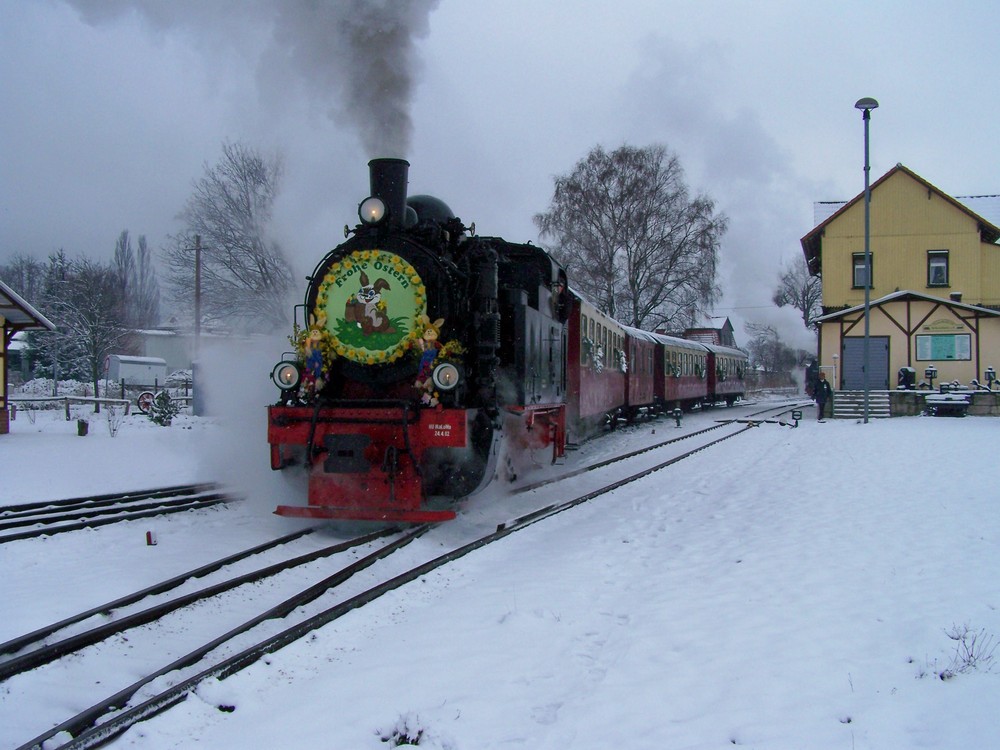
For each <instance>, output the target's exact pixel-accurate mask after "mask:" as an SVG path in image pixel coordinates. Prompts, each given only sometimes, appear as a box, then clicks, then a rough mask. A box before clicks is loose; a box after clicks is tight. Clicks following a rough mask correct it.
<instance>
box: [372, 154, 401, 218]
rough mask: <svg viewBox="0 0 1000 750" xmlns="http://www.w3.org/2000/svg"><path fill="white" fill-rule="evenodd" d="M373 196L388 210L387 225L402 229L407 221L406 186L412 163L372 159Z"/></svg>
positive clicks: (398, 160) (399, 160)
mask: <svg viewBox="0 0 1000 750" xmlns="http://www.w3.org/2000/svg"><path fill="white" fill-rule="evenodd" d="M368 171H369V174H370V177H371V194H372V195H374V196H375V197H376V198H381V199H382V202H383V203H385V206H386V209H387V210H388V217H387V224H388V225H389V226H391V227H397V228H398V227H402V226H403V224H404V221H405V219H406V185H407V178H408V175H409V172H410V162H408V161H406V160H405V159H372V160H371V161H370V162H368Z"/></svg>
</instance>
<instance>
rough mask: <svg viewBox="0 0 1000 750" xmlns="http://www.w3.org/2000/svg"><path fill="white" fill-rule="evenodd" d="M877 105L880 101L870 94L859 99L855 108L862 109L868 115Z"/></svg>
mask: <svg viewBox="0 0 1000 750" xmlns="http://www.w3.org/2000/svg"><path fill="white" fill-rule="evenodd" d="M877 107H878V102H877V101H875V100H874V99H872V98H871V97H870V96H866V97H865V98H864V99H858V101H857V102H855V103H854V108H855V109H860V110H862V111H863V112H864V113H865V114H866V115H867V114H868V113H869V112H870V111H871V110H873V109H876V108H877Z"/></svg>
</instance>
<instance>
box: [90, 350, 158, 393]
mask: <svg viewBox="0 0 1000 750" xmlns="http://www.w3.org/2000/svg"><path fill="white" fill-rule="evenodd" d="M104 369H105V372H106V375H105V377H106V378H107V379H108V380H110V381H112V382H114V383H120V382H121V381H123V380H124V381H125V384H126V385H145V386H153V385H159V386H161V387H162V386H163V384H164V382H165V381H166V379H167V361H166V360H165V359H160V358H159V357H133V356H131V355H128V354H111V355H109V356H108V358H107V359H106V360H105V362H104Z"/></svg>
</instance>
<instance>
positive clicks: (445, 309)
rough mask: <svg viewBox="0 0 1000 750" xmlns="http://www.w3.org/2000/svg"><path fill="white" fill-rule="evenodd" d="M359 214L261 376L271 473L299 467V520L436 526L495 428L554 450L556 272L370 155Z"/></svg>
mask: <svg viewBox="0 0 1000 750" xmlns="http://www.w3.org/2000/svg"><path fill="white" fill-rule="evenodd" d="M369 169H370V180H371V194H370V195H369V196H368V197H367V198H365V199H364V200H363V201H362V202H361V203H360V205H359V209H358V215H359V219H360V223H359V224H357V226H355V227H354V228H353V229H349V228H346V227H345V236H346V240H345V241H344V242H343V243H342V244H340V245H338V246H337V247H335V248H334V249H333V250H331V251H330V252H329V253H327V254H326V256H325V257H324V258H323V259H322V260H321V261H320V262H319V264H318V265H317V266H316V268H315V270H314V271H313V273H312V274H311V275H310V276H309V279H308V281H309V283H308V286H307V289H306V293H305V300H304V302H303V303H302V305H299V306H297V307H296V316H295V318H296V325H295V329H294V332H293V335H292V341H293V344H294V351H293V352H291V353H290V354H288V355H286V356H285V357H284V358H283V360H282V361H281V362H279V363H278V364H277V365H276V366H275V368H274V370H273V372H272V379H273V380H274V383H275V384H276V385H277V387H278V388H279V391H280V397H279V399H278V401H277V403H275V404H273V405H271V406H269V407H268V433H267V435H268V442H269V444H270V454H271V468H272V469H285V470H296V471H305V472H307V473H308V483H309V490H308V500H307V504H305V505H282V506H279V508H278V509H277V511H276V512H277V513H279V514H281V515H286V516H298V517H311V518H351V519H365V520H377V521H404V522H405V521H410V522H424V521H438V520H445V519H448V518H452V517H454V514H455V511H454V507H453V503H452V501H453V499H454V498H457V497H462V496H464V495H467V494H470V493H472V492H474V491H475V490H476V489H478V488H480V487H482V486H483V485H484V484H485V483H487V482H488V481H489V480H490V479H491V478H492V476H493V473H494V471H495V463H496V460H497V456H498V453H499V446H500V441H501V440H502V439H503V438H504V437H505V436H506V437H507V439H510V438H511V437H512V436H517V439H522V440H525V439H526V440H532V439H534V440H539V441H541V442H542V443H544V444H552V445H554V446H556V448H555V451H556V452H559V450H561V448H560V447H559V446H563V445H564V444H565V437H564V436H565V429H566V416H565V415H566V373H565V363H566V356H565V354H566V346H567V342H566V328H567V327H566V321H567V319H568V316H569V313H570V306H571V305H570V297H569V292H568V286H567V280H566V276H565V272H564V271H563V269H562V268H561V267H560V266H559V264H558V263H556V262H555V261H554V260H553V259H552V258H551V257H550V256H549V255H548V254H547V253H545V252H544V251H543V250H542V249H541V248H539V247H536V246H534V245H531V244H516V243H511V242H507V241H505V240H503V239H500V238H497V237H480V236H477V235H476V234H475V225H470V226H466V225H465V224H464V223H463V222H462V221H461V220H460V219H459V218H458V217H456V216H455V215H454V214H453V213H452V212H451V210H450V209H449V207H448V206H447V205H446V204H445V203H444V202H443V201H441V200H439V199H437V198H434V197H431V196H427V195H418V196H412V197H408V196H407V181H408V171H409V164H408V163H407V162H406V161H404V160H402V159H374V160H372V161H371V162H369Z"/></svg>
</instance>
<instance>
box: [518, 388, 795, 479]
mask: <svg viewBox="0 0 1000 750" xmlns="http://www.w3.org/2000/svg"><path fill="white" fill-rule="evenodd" d="M803 406H804V403H803V402H792V403H788V404H781V405H778V406H769V407H767V408H765V409H761V410H759V411H756V412H751V413H750V414H748V415H746V416H745V417H742V418H738V419H720V420H718V422H717V423H716V424H714V425H712V426H711V427H705V428H703V429H700V430H695V431H694V432H687V433H685V434H683V435H679V436H677V437H674V438H669V439H667V440H663V441H661V442H658V443H655V444H653V445H648V446H645V447H643V448H639V449H637V450H634V451H629V452H628V453H623V454H620V455H618V456H614V457H613V458H609V459H606V460H604V461H598V462H596V463H593V464H588V465H586V466H581V467H578V468H576V469H573V470H571V471H567V472H564V473H561V474H558V475H557V476H552V477H547V478H545V479H541V480H539V481H537V482H531V483H530V484H524V485H520V486H516V487H513V488H512V489H511V493H512V494H522V493H525V492H531V491H533V490H536V489H538V488H540V487H544V486H546V485H548V484H553V483H555V482H561V481H563V480H564V479H569V478H571V477H575V476H579V475H580V474H586V473H587V472H591V471H596V470H598V469H603V468H606V467H608V466H611V465H613V464H617V463H621V462H622V461H627V460H629V459H631V458H634V457H636V456H640V455H642V454H644V453H649V452H650V451H655V450H659V449H661V448H665V447H667V446H669V445H673V444H675V443H679V442H681V441H684V440H690V439H692V438H700V437H702V436H703V435H706V434H708V433H710V432H714V431H716V430H720V429H723V428H725V427H727V426H732V425H734V424H740V423H742V424H750V425H757V424H761V423H766V422H772V423H777V424H782V425H784V424H789V423H788V422H786V421H785V420H782V419H781V416H782V415H785V414H790V413H791V412H792V411H794V410H796V409H801V408H802V407H803Z"/></svg>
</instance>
